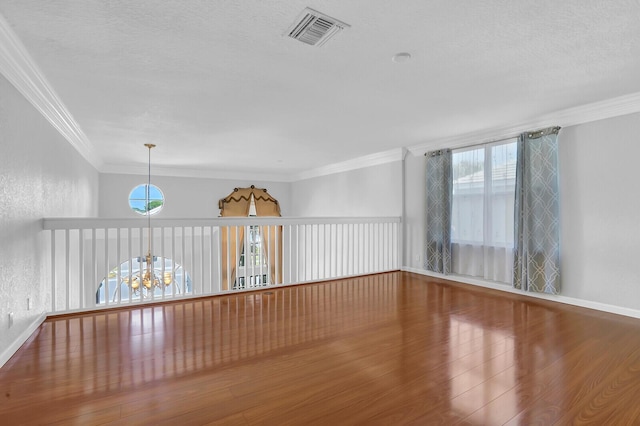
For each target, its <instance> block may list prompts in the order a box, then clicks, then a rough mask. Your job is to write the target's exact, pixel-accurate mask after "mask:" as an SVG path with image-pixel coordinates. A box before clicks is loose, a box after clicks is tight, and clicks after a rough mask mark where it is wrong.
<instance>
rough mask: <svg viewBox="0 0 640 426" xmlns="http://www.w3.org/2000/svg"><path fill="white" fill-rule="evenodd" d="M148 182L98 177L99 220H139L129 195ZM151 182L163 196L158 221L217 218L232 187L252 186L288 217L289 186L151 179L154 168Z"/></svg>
mask: <svg viewBox="0 0 640 426" xmlns="http://www.w3.org/2000/svg"><path fill="white" fill-rule="evenodd" d="M147 180H148V176H141V175H126V174H110V173H102V174H100V203H99V215H100V217H105V218H116V217H117V218H121V217H141V216H140V215H138V214H137V213H135V212H133V211H132V210H131V209H130V208H129V201H128V200H129V193H130V192H131V190H132V189H133V188H134V187H136V186H137V185H140V184H144V183H146V182H147ZM151 183H152V184H153V185H156V186H157V187H159V188H160V189H161V190H162V192H163V193H164V196H165V206H164V207H163V209H162V210H161V211H160V212H159V213H158V214H157V215H155V216H154V217H157V218H208V217H218V216H219V214H220V209H218V200H220V199H221V198H224V197H226V196H227V195H229V193H231V191H233V189H234V188H241V187H249V186H251V185H255V186H256V187H258V188H266V189H267V191H268V192H269V194H271V195H272V196H273V197H274V198H275V199H276V200H278V202H279V203H280V209H281V213H282V216H289V215H290V214H291V213H290V212H291V208H292V206H291V204H292V203H291V190H290V184H289V183H284V182H257V181H253V180H246V181H239V180H225V179H206V178H184V177H170V176H154V175H153V168H152V170H151Z"/></svg>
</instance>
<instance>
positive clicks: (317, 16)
mask: <svg viewBox="0 0 640 426" xmlns="http://www.w3.org/2000/svg"><path fill="white" fill-rule="evenodd" d="M350 27H351V25H349V24H345V23H344V22H342V21H339V20H337V19H335V18H332V17H330V16H327V15H325V14H324V13H320V12H318V11H317V10H313V9H311V8H309V7H307V8H306V9H305V10H303V11H302V13H301V14H300V16H298V18H297V19H296V20H295V22H294V23H293V24H291V26H290V27H289V29H288V30H287V32H286V34H287V35H288V36H289V37H291V38H294V39H296V40H300V41H301V42H303V43H306V44H309V45H311V46H318V47H320V46H322V45H323V44H325V43H326V42H327V41H328V40H329V39H330V38H331V37H333V36H334V35H336V34H337V33H339V32H340V31H342V30H344V29H346V28H350Z"/></svg>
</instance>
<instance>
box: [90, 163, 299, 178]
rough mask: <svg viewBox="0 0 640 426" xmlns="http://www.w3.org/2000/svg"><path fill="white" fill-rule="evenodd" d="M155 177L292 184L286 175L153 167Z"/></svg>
mask: <svg viewBox="0 0 640 426" xmlns="http://www.w3.org/2000/svg"><path fill="white" fill-rule="evenodd" d="M148 172H149V169H148V167H147V166H141V165H138V166H124V165H114V164H107V165H104V166H103V167H102V169H100V173H105V174H123V175H143V176H146V175H147V173H148ZM153 175H154V176H171V177H186V178H203V179H207V178H208V179H226V180H255V181H261V182H290V181H291V179H290V177H289V175H287V174H284V173H260V172H245V171H231V170H215V169H195V168H180V167H166V166H155V165H154V166H153Z"/></svg>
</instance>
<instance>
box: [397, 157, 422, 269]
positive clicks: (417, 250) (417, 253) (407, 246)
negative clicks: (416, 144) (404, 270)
mask: <svg viewBox="0 0 640 426" xmlns="http://www.w3.org/2000/svg"><path fill="white" fill-rule="evenodd" d="M426 166H427V159H426V157H425V156H424V155H416V156H414V155H412V154H411V153H408V154H407V156H406V157H405V188H404V191H405V216H404V238H403V241H404V248H403V252H404V264H403V266H405V267H408V268H413V269H423V264H424V241H425V235H426V228H425V224H426V218H425V211H426V208H427V193H426V191H425V187H426V179H427V172H426Z"/></svg>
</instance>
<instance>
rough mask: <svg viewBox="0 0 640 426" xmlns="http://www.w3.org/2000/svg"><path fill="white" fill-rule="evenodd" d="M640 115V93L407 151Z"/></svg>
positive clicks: (442, 140) (418, 152)
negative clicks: (638, 113) (551, 127)
mask: <svg viewBox="0 0 640 426" xmlns="http://www.w3.org/2000/svg"><path fill="white" fill-rule="evenodd" d="M637 112H640V92H637V93H632V94H629V95H624V96H619V97H617V98H612V99H607V100H604V101H600V102H593V103H590V104H587V105H582V106H578V107H574V108H568V109H565V110H560V111H556V112H553V113H551V114H544V115H542V116H540V117H538V118H537V119H535V120H530V121H526V122H522V123H520V124H517V125H514V126H509V127H495V128H491V129H485V130H480V131H477V132H472V133H466V134H464V135H457V136H451V137H446V138H442V139H431V140H428V141H426V142H423V143H421V144H419V145H414V146H412V147H409V148H408V150H409V151H410V152H411V154H413V155H423V154H424V153H426V152H428V151H431V150H434V149H441V148H459V147H463V146H467V145H471V144H476V143H485V142H491V141H495V140H500V139H507V138H510V137H514V136H517V135H518V134H520V133H522V132H526V131H530V130H534V129H540V128H544V127H550V126H561V127H569V126H576V125H578V124H583V123H589V122H592V121H598V120H604V119H607V118H611V117H619V116H622V115H627V114H634V113H637Z"/></svg>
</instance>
